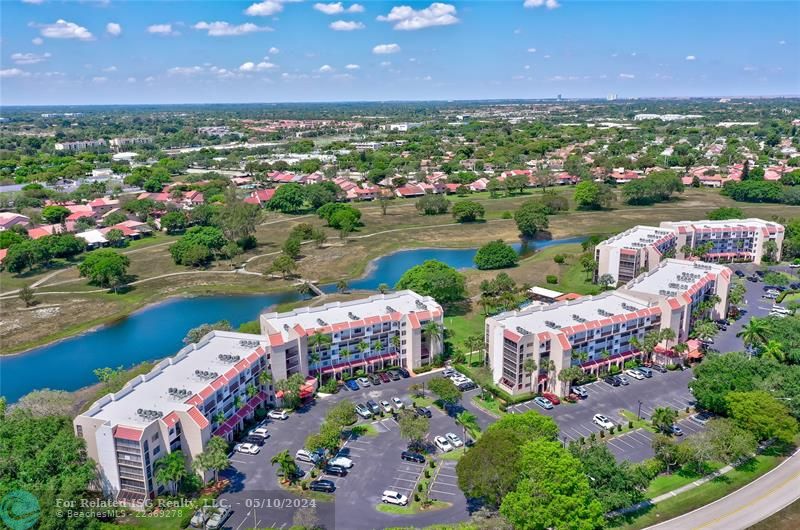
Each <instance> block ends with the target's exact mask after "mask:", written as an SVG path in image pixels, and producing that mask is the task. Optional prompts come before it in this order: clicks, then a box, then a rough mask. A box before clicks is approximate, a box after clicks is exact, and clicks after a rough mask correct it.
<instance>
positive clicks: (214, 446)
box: [194, 436, 231, 482]
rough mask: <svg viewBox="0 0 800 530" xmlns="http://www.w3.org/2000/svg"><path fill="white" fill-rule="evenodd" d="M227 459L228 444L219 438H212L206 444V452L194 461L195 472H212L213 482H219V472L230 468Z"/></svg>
mask: <svg viewBox="0 0 800 530" xmlns="http://www.w3.org/2000/svg"><path fill="white" fill-rule="evenodd" d="M230 465H231V464H230V460H229V459H228V442H227V441H225V439H224V438H221V437H219V436H212V437H211V439H210V440H209V441H208V443H207V444H206V450H205V451H203V452H202V453H200V454H199V455H197V458H196V459H195V461H194V467H195V469H196V470H198V471H201V472H205V471H213V472H214V482H216V481H217V480H219V472H220V471H222V470H223V469H227V468H228V467H230Z"/></svg>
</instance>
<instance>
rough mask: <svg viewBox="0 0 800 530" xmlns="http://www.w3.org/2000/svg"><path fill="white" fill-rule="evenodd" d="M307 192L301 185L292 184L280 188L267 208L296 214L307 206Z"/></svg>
mask: <svg viewBox="0 0 800 530" xmlns="http://www.w3.org/2000/svg"><path fill="white" fill-rule="evenodd" d="M305 200H306V197H305V192H304V191H303V187H302V186H301V185H300V184H296V183H294V182H290V183H289V184H283V185H281V186H278V188H277V189H276V190H275V194H274V195H273V196H272V198H271V199H270V200H269V202H268V203H267V208H269V209H270V210H277V211H279V212H283V213H296V212H298V211H299V210H300V209H302V207H303V204H305Z"/></svg>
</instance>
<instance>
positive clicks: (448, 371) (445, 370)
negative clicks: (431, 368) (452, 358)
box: [442, 368, 456, 377]
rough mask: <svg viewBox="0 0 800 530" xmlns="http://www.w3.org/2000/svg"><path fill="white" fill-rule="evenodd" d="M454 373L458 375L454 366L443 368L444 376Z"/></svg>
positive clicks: (450, 375) (451, 375)
mask: <svg viewBox="0 0 800 530" xmlns="http://www.w3.org/2000/svg"><path fill="white" fill-rule="evenodd" d="M454 375H456V371H455V370H453V369H452V368H445V369H444V370H442V377H453V376H454Z"/></svg>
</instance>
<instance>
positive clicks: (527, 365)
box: [522, 357, 539, 392]
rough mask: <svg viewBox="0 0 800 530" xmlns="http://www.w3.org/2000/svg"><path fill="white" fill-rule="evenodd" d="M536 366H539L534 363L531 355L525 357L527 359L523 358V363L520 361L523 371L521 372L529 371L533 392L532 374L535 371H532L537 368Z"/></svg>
mask: <svg viewBox="0 0 800 530" xmlns="http://www.w3.org/2000/svg"><path fill="white" fill-rule="evenodd" d="M538 368H539V366H538V365H537V364H536V360H535V359H534V358H533V357H528V358H527V359H525V361H523V363H522V371H523V372H527V373H529V374H530V378H531V392H534V390H533V376H534V375H535V373H534V372H536V370H537V369H538Z"/></svg>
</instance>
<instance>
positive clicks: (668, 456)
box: [651, 434, 684, 473]
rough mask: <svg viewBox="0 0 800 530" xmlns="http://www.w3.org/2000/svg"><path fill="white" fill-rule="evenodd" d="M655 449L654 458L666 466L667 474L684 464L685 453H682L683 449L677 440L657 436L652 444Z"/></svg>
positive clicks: (660, 435)
mask: <svg viewBox="0 0 800 530" xmlns="http://www.w3.org/2000/svg"><path fill="white" fill-rule="evenodd" d="M651 447H652V448H653V456H654V457H655V459H656V460H657V461H659V462H661V464H662V465H663V466H664V468H665V469H666V470H667V473H670V472H671V470H672V469H673V468H674V467H676V466H679V465H681V464H683V463H684V453H683V452H681V447H680V445H679V444H678V442H676V441H675V439H673V438H671V437H669V436H667V435H665V434H656V435H655V436H654V437H653V441H652V442H651Z"/></svg>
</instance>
